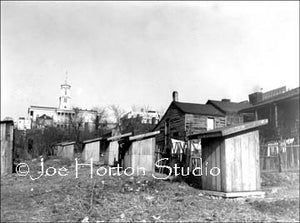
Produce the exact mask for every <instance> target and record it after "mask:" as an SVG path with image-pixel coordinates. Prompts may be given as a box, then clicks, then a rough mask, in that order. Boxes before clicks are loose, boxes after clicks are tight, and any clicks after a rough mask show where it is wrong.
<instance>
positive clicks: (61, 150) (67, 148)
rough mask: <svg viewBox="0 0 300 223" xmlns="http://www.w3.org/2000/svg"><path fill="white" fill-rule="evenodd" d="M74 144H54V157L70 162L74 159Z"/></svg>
mask: <svg viewBox="0 0 300 223" xmlns="http://www.w3.org/2000/svg"><path fill="white" fill-rule="evenodd" d="M75 143H76V142H62V143H58V144H56V148H57V152H56V155H57V156H59V157H62V158H66V159H70V160H72V159H73V158H74V145H75Z"/></svg>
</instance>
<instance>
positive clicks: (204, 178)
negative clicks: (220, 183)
mask: <svg viewBox="0 0 300 223" xmlns="http://www.w3.org/2000/svg"><path fill="white" fill-rule="evenodd" d="M207 150H208V143H207V142H206V143H205V144H203V145H202V176H201V181H202V183H201V184H202V189H203V190H206V189H207V183H206V181H207V179H206V177H205V172H204V170H203V169H204V167H205V162H206V159H207V154H206V153H207Z"/></svg>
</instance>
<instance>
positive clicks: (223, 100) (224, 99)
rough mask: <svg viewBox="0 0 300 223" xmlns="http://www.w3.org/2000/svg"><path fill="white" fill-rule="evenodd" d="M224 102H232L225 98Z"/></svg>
mask: <svg viewBox="0 0 300 223" xmlns="http://www.w3.org/2000/svg"><path fill="white" fill-rule="evenodd" d="M222 102H230V99H227V98H223V99H222Z"/></svg>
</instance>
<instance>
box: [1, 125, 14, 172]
mask: <svg viewBox="0 0 300 223" xmlns="http://www.w3.org/2000/svg"><path fill="white" fill-rule="evenodd" d="M13 134H14V129H13V122H1V176H2V175H6V174H11V173H12V167H13V163H12V161H13V157H12V154H13Z"/></svg>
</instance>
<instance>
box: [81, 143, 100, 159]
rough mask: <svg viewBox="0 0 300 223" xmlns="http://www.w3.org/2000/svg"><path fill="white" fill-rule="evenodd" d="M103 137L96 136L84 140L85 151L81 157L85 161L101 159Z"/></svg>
mask: <svg viewBox="0 0 300 223" xmlns="http://www.w3.org/2000/svg"><path fill="white" fill-rule="evenodd" d="M101 140H102V138H95V139H89V140H85V141H83V142H82V143H83V151H82V154H81V158H82V159H83V161H90V159H91V158H92V159H93V162H99V161H100V145H101Z"/></svg>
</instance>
